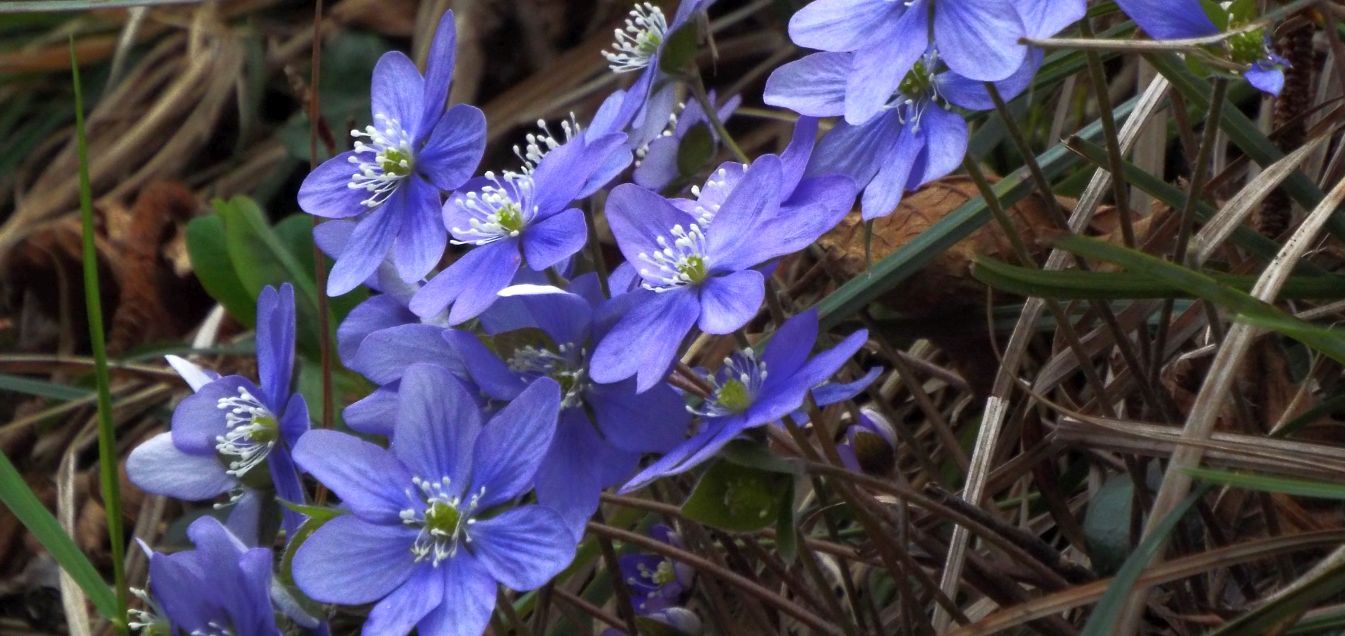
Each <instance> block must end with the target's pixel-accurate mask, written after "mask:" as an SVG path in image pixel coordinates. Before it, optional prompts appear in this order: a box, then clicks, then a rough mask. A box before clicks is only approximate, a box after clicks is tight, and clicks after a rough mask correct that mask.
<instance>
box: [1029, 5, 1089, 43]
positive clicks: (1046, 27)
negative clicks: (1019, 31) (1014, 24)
mask: <svg viewBox="0 0 1345 636" xmlns="http://www.w3.org/2000/svg"><path fill="white" fill-rule="evenodd" d="M1087 4H1088V3H1087V0H1018V1H1017V2H1015V3H1014V6H1015V7H1016V8H1017V9H1018V14H1019V16H1021V17H1022V19H1023V26H1024V27H1026V29H1027V36H1028V37H1030V38H1049V37H1051V36H1053V35H1055V34H1057V33H1059V32H1061V31H1064V30H1065V27H1067V26H1069V25H1071V24H1074V23H1075V22H1078V21H1079V20H1082V19H1083V17H1084V15H1085V14H1086V13H1087V12H1088V6H1087Z"/></svg>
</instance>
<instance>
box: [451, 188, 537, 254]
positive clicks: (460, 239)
mask: <svg viewBox="0 0 1345 636" xmlns="http://www.w3.org/2000/svg"><path fill="white" fill-rule="evenodd" d="M486 179H488V180H489V181H491V182H492V184H491V185H487V186H485V187H483V188H481V191H480V192H479V193H478V192H468V193H467V194H466V196H459V197H458V198H456V199H454V200H453V203H454V205H457V206H458V208H459V209H461V210H463V211H464V212H466V213H467V214H469V215H470V216H471V218H470V219H469V221H468V223H469V225H468V227H465V228H463V227H454V228H450V229H452V230H453V237H454V240H453V244H454V245H485V244H487V243H494V242H495V241H498V240H500V239H504V238H509V237H517V236H518V235H519V234H521V233H522V232H523V229H524V228H526V227H527V226H528V224H529V223H531V222H532V219H533V218H534V217H536V216H537V205H536V204H534V203H533V182H532V177H531V176H528V175H527V174H520V173H517V172H505V173H504V174H503V175H500V176H496V174H495V173H494V172H487V173H486Z"/></svg>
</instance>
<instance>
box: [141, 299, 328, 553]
mask: <svg viewBox="0 0 1345 636" xmlns="http://www.w3.org/2000/svg"><path fill="white" fill-rule="evenodd" d="M294 329H295V326H294V288H293V287H292V286H290V285H289V284H288V283H286V284H284V285H282V286H281V287H280V290H279V291H276V289H275V288H273V287H266V288H265V289H263V290H262V293H261V295H260V296H259V297H258V299H257V371H258V375H259V376H260V377H261V385H260V386H258V385H256V384H253V383H252V381H251V380H248V379H247V378H244V377H242V376H238V375H230V376H225V377H219V375H218V374H215V373H214V372H212V371H206V370H203V369H201V368H199V367H197V366H196V365H194V364H192V363H190V362H187V361H186V360H183V359H181V358H177V357H175V356H170V357H169V362H170V363H172V364H173V366H174V367H175V368H176V369H177V371H178V373H179V374H180V375H182V377H183V379H185V380H186V381H187V383H188V384H190V385H191V387H192V389H193V390H194V391H195V393H193V394H192V395H190V396H188V397H187V398H185V399H183V400H182V402H180V403H179V404H178V405H177V408H176V409H175V410H174V411H173V422H172V430H171V432H168V433H160V434H158V435H155V436H154V437H152V438H150V439H149V440H148V441H146V442H145V443H143V444H141V445H140V446H137V447H136V448H135V450H133V451H131V455H130V457H128V458H127V460H126V473H127V476H128V477H129V478H130V479H131V481H132V482H133V483H134V484H135V485H137V486H139V487H140V488H141V489H142V490H144V491H145V492H151V493H154V494H157V495H164V496H167V497H172V498H174V499H182V500H185V501H204V500H208V499H214V498H215V497H218V496H219V495H222V494H225V493H228V494H229V498H230V502H231V503H235V504H237V505H236V507H235V509H234V511H233V513H232V514H231V517H230V526H231V527H233V528H234V529H235V532H236V533H238V534H239V535H240V536H243V537H245V538H246V539H248V540H249V541H250V542H252V541H255V540H256V539H255V537H256V532H257V519H258V514H259V512H260V506H261V505H262V504H263V503H264V502H263V501H262V498H259V497H257V496H256V494H255V493H256V491H257V490H258V489H266V490H269V489H274V491H275V493H276V495H278V496H279V497H280V498H281V499H282V500H285V501H289V502H293V503H303V501H304V491H303V487H302V485H301V484H300V482H299V475H298V473H296V472H295V468H294V464H293V461H292V460H291V457H290V449H291V448H292V447H293V445H294V443H295V442H296V441H298V439H299V436H300V435H302V434H303V433H304V431H307V430H308V426H309V422H308V405H307V403H305V402H304V398H303V396H302V395H299V394H298V393H294V392H292V390H291V385H290V377H291V376H292V375H293V371H294ZM268 473H269V477H268V476H267V475H268ZM282 512H283V515H284V517H283V519H284V522H285V530H286V531H287V532H289V533H293V532H294V531H295V530H296V529H297V528H298V526H299V523H300V522H301V521H302V518H301V517H300V516H299V514H298V513H296V512H294V511H292V510H290V509H288V508H285V509H284V510H282Z"/></svg>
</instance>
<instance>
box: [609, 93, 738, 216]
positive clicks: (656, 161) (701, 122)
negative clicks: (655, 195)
mask: <svg viewBox="0 0 1345 636" xmlns="http://www.w3.org/2000/svg"><path fill="white" fill-rule="evenodd" d="M709 101H710V103H711V104H713V103H715V94H714V91H710V94H709ZM742 101H743V100H742V98H740V97H738V96H737V95H734V96H733V97H731V98H729V99H728V100H727V101H725V102H724V104H723V105H722V106H720V107H719V110H718V111H717V112H716V115H718V117H719V121H721V122H723V121H727V120H728V118H729V116H730V115H732V114H733V111H735V110H737V109H738V106H739V105H740V104H742ZM669 124H670V125H669V126H668V127H667V128H665V129H664V130H663V131H662V132H661V133H660V134H659V136H658V137H655V138H654V140H653V141H650V142H649V143H647V144H645V145H644V146H642V147H640V148H637V149H636V150H635V156H636V161H635V173H634V174H633V175H631V178H632V180H633V181H634V182H635V183H636V184H637V185H640V186H643V187H646V188H649V189H650V190H654V191H660V190H663V189H664V188H666V187H668V186H669V185H670V184H672V183H673V182H674V181H676V180H677V179H678V178H679V177H681V176H682V171H681V169H680V168H679V167H678V153H679V150H680V147H681V145H682V138H683V137H685V136H686V134H687V133H689V132H691V130H692V129H694V128H695V127H696V126H702V127H705V128H706V129H707V130H709V133H710V138H711V139H712V140H714V141H715V142H718V141H719V133H718V132H716V131H715V130H714V128H713V127H712V126H710V118H709V117H707V116H706V114H705V110H704V109H703V108H701V105H700V103H699V102H692V103H690V104H687V105H684V106H683V107H682V111H681V115H680V116H679V115H676V114H674V115H673V116H671V117H670V118H669Z"/></svg>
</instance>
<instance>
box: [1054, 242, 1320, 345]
mask: <svg viewBox="0 0 1345 636" xmlns="http://www.w3.org/2000/svg"><path fill="white" fill-rule="evenodd" d="M1056 246H1057V247H1060V248H1061V249H1065V250H1068V251H1070V252H1073V253H1075V254H1078V255H1080V256H1083V257H1085V258H1090V259H1095V260H1101V261H1110V262H1112V263H1116V264H1118V265H1121V266H1123V267H1125V268H1126V269H1127V270H1129V271H1131V272H1135V273H1139V274H1144V275H1146V276H1152V277H1153V278H1154V279H1156V280H1160V281H1163V282H1165V283H1167V284H1169V285H1172V286H1173V287H1177V288H1179V289H1181V290H1183V291H1185V292H1186V293H1188V294H1191V295H1193V296H1195V297H1197V298H1200V299H1203V300H1206V301H1209V302H1211V303H1214V304H1215V305H1218V306H1219V307H1221V308H1223V309H1226V310H1229V311H1232V312H1234V313H1236V314H1238V317H1239V319H1240V320H1243V321H1245V322H1249V323H1252V324H1255V325H1256V326H1258V327H1262V328H1264V329H1270V330H1273V331H1276V332H1279V333H1282V334H1284V335H1286V336H1289V337H1290V338H1293V339H1295V340H1298V341H1299V342H1302V343H1303V344H1305V345H1307V346H1309V347H1312V348H1313V349H1316V350H1317V351H1319V352H1321V353H1322V354H1324V355H1327V356H1329V357H1331V358H1332V359H1334V360H1336V361H1337V362H1345V337H1342V335H1341V334H1339V333H1337V332H1336V331H1334V330H1330V329H1324V328H1321V327H1318V326H1315V325H1313V324H1311V323H1308V322H1306V321H1303V320H1300V319H1298V318H1295V317H1293V316H1290V315H1289V314H1286V313H1284V312H1283V311H1280V309H1278V308H1277V307H1275V306H1274V305H1270V304H1267V303H1264V302H1261V301H1260V300H1257V299H1256V298H1254V297H1252V296H1251V295H1250V294H1247V293H1245V292H1241V291H1238V290H1236V289H1233V288H1232V287H1228V286H1226V285H1223V284H1221V283H1220V282H1219V281H1217V280H1215V279H1214V278H1212V277H1210V276H1208V275H1206V274H1203V273H1201V272H1197V271H1194V270H1191V269H1187V268H1185V267H1181V266H1179V265H1174V264H1172V263H1169V262H1167V261H1165V260H1163V259H1161V258H1158V257H1155V256H1151V255H1149V254H1145V253H1143V252H1139V251H1136V250H1132V249H1127V248H1124V247H1120V246H1117V245H1112V244H1110V243H1105V242H1103V241H1099V240H1096V239H1090V238H1087V237H1083V236H1066V237H1063V238H1061V239H1059V240H1058V241H1056Z"/></svg>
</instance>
